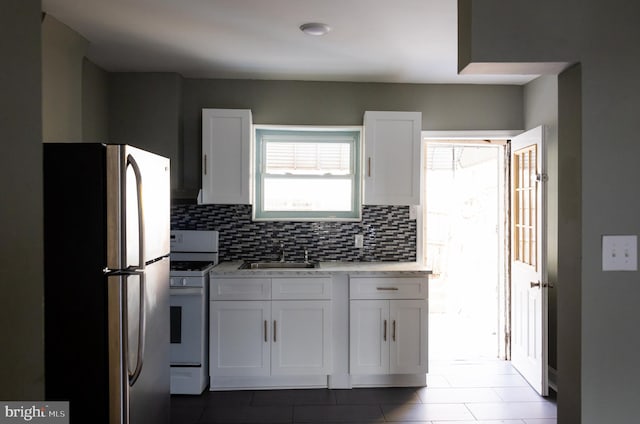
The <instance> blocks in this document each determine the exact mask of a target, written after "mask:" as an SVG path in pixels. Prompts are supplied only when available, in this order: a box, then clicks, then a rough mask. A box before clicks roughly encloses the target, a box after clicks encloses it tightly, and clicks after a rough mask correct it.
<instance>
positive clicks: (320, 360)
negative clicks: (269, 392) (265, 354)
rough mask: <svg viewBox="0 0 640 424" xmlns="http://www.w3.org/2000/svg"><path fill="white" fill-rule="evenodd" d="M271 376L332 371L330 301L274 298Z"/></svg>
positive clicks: (321, 373) (316, 373) (272, 306)
mask: <svg viewBox="0 0 640 424" xmlns="http://www.w3.org/2000/svg"><path fill="white" fill-rule="evenodd" d="M271 309H272V320H273V322H272V328H273V331H272V336H271V374H272V375H323V374H330V373H331V353H332V349H331V302H330V301H321V300H290V301H273V302H272V303H271Z"/></svg>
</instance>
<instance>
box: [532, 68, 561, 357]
mask: <svg viewBox="0 0 640 424" xmlns="http://www.w3.org/2000/svg"><path fill="white" fill-rule="evenodd" d="M539 125H544V128H545V133H544V136H545V145H546V155H547V175H548V176H549V180H548V182H547V183H546V185H547V231H546V239H547V243H546V249H547V273H548V281H549V282H550V283H552V284H553V285H554V286H556V285H557V283H558V77H557V76H555V75H551V76H543V77H540V78H537V79H535V80H534V81H532V82H530V83H529V84H527V85H526V86H525V88H524V127H525V129H527V130H529V129H531V128H534V127H537V126H539ZM556 294H557V291H556V290H555V288H553V289H550V290H549V365H550V366H552V367H553V368H557V366H558V364H557V357H556V345H557V334H556V326H557V308H556V306H557V304H556V301H557V296H556Z"/></svg>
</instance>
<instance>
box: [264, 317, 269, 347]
mask: <svg viewBox="0 0 640 424" xmlns="http://www.w3.org/2000/svg"><path fill="white" fill-rule="evenodd" d="M268 341H269V339H267V320H266V319H265V320H264V342H265V343H267V342H268Z"/></svg>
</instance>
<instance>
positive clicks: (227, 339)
mask: <svg viewBox="0 0 640 424" xmlns="http://www.w3.org/2000/svg"><path fill="white" fill-rule="evenodd" d="M273 280H274V281H273V283H274V284H275V287H276V288H278V289H277V290H275V291H274V293H273V298H275V299H276V300H264V299H263V298H264V297H266V296H268V297H271V286H270V284H271V281H269V280H265V279H264V278H261V279H255V280H252V279H247V278H243V279H240V278H238V279H229V278H225V279H220V280H217V281H216V280H215V279H213V280H212V290H211V293H212V294H211V296H212V301H211V308H210V333H211V337H210V344H211V345H210V375H211V380H212V383H215V381H216V379H217V378H219V377H237V378H246V377H270V376H311V375H327V374H330V373H331V363H332V361H331V355H332V343H331V325H332V324H331V323H332V320H331V312H332V308H331V300H328V299H321V300H315V299H314V300H296V299H291V298H295V297H296V296H297V297H303V296H306V297H311V298H313V297H314V296H320V297H328V296H329V297H330V294H331V293H330V290H326V289H323V287H327V286H328V287H330V286H331V279H330V278H328V279H327V278H324V279H318V278H316V279H308V280H309V281H307V282H305V281H300V279H297V281H296V283H297V284H300V291H301V292H302V293H304V295H296V293H295V292H296V290H295V286H292V285H289V284H288V283H293V280H292V281H291V282H289V281H287V279H283V278H278V279H276V278H274V279H273ZM267 281H268V282H269V286H268V287H267ZM281 286H284V287H287V290H285V291H284V294H283V293H282V291H281V290H280V287H281ZM233 287H237V288H238V289H237V290H234V289H233ZM310 288H312V290H311V292H310V290H309V289H310ZM248 293H255V295H256V296H257V297H258V298H262V299H263V300H227V299H230V298H231V299H233V298H240V299H246V298H247V297H249V298H251V296H252V295H251V294H248ZM314 293H315V294H314ZM278 297H284V298H286V299H287V300H279V299H278ZM220 299H223V300H220ZM244 381H247V380H246V379H245V380H244Z"/></svg>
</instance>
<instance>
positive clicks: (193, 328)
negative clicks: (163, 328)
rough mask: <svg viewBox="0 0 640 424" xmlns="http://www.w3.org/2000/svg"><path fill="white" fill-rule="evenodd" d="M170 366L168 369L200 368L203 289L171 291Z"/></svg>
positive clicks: (204, 318) (202, 338)
mask: <svg viewBox="0 0 640 424" xmlns="http://www.w3.org/2000/svg"><path fill="white" fill-rule="evenodd" d="M169 294H170V297H169V302H170V304H171V315H170V316H171V327H170V340H171V352H170V362H171V365H172V366H191V367H196V366H202V363H203V361H204V359H205V357H206V351H205V348H206V346H205V338H206V333H205V332H206V299H205V293H204V289H203V288H202V287H198V288H195V287H194V288H171V289H170V290H169Z"/></svg>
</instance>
